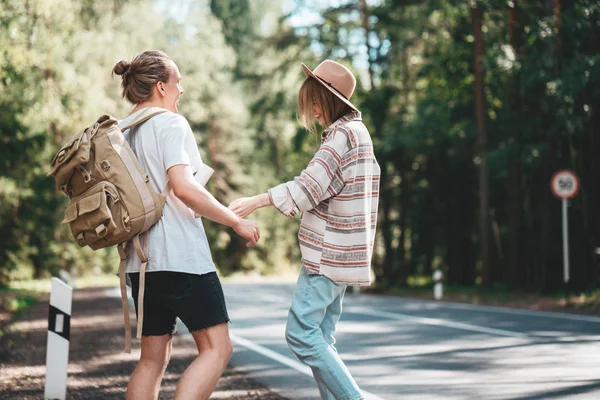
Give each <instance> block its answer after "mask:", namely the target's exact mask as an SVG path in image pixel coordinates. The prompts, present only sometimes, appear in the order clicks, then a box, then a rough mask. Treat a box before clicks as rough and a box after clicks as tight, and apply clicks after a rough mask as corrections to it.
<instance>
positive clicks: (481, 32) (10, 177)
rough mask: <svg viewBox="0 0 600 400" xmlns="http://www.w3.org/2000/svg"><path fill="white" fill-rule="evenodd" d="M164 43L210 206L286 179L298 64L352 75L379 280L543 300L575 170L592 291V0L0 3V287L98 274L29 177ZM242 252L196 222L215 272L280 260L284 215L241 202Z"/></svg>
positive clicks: (296, 156) (595, 262) (288, 247)
mask: <svg viewBox="0 0 600 400" xmlns="http://www.w3.org/2000/svg"><path fill="white" fill-rule="evenodd" d="M148 49H161V50H163V51H165V52H166V53H167V54H169V55H170V56H171V57H172V58H173V59H174V60H175V61H176V63H177V64H178V66H179V68H180V70H181V73H182V75H183V77H184V80H183V85H184V89H185V94H184V96H183V97H182V101H181V106H180V112H181V113H182V114H183V115H184V116H185V117H186V118H187V119H188V120H189V122H190V124H191V126H192V129H193V130H194V132H195V135H196V137H197V140H198V144H199V147H200V149H201V153H202V156H203V158H204V160H205V162H206V163H207V164H209V165H210V166H212V167H213V168H214V169H215V170H216V172H215V175H214V176H213V178H212V180H211V182H210V183H209V185H208V187H209V190H210V191H211V192H212V193H213V194H214V195H215V196H216V197H217V198H218V199H219V200H220V201H221V202H223V203H224V204H229V203H230V202H231V201H232V200H234V199H235V198H237V197H239V196H248V195H253V194H257V193H261V192H264V191H265V190H266V189H268V188H269V187H272V186H274V185H276V184H277V183H280V182H283V181H286V180H289V179H291V178H293V177H294V176H295V175H297V174H298V173H299V172H300V171H301V170H302V168H303V167H304V166H305V165H306V164H307V163H308V161H309V160H310V158H311V156H312V154H314V152H315V151H316V149H317V148H318V144H319V139H318V137H316V136H314V135H311V134H308V133H307V132H306V131H305V130H303V129H301V127H300V126H299V124H298V122H297V119H296V109H295V106H296V94H297V90H298V88H299V85H300V83H301V81H302V79H303V74H302V72H301V68H300V62H305V63H307V64H308V65H309V66H311V67H313V68H314V67H316V66H317V65H318V63H319V62H320V61H322V60H323V59H325V58H331V59H334V60H337V61H339V62H342V63H344V64H346V65H347V66H348V67H350V68H351V69H352V70H353V71H354V73H355V74H356V76H357V77H358V86H357V91H356V93H355V97H354V98H353V100H354V102H355V104H357V105H358V106H359V108H360V109H361V111H362V114H363V119H364V121H365V123H366V125H367V127H368V128H369V130H370V132H371V134H372V137H373V141H374V144H375V149H376V155H377V158H378V160H379V163H380V164H381V166H382V174H383V175H382V185H381V192H380V210H379V222H378V232H377V240H376V248H375V254H374V269H373V270H374V274H375V277H376V285H377V286H378V287H379V288H384V289H385V288H390V287H402V286H407V285H412V284H416V283H417V282H422V280H419V277H424V278H423V279H425V282H428V280H427V279H429V278H428V277H430V276H431V274H432V271H434V270H435V269H441V270H442V271H443V272H444V274H445V279H446V281H447V282H448V283H450V284H453V285H461V286H467V287H479V288H483V289H486V290H487V289H489V290H494V289H496V290H497V289H500V290H522V291H528V292H553V291H556V290H559V289H560V288H561V285H562V281H563V264H562V259H563V257H562V236H561V204H560V201H559V200H558V199H557V198H555V197H554V196H553V195H552V193H551V191H550V179H551V177H552V176H553V174H554V173H555V172H556V171H558V170H560V169H565V168H567V169H571V170H572V171H574V172H575V173H576V174H577V175H578V177H579V179H580V190H579V193H578V195H577V196H576V197H574V198H573V199H572V200H570V201H569V223H570V226H569V235H570V246H571V258H570V260H571V288H572V289H574V290H583V291H588V290H595V289H597V288H598V287H599V286H600V285H599V284H600V259H599V257H600V210H599V206H600V161H599V160H597V159H596V156H597V155H599V154H600V139H599V133H600V132H598V131H599V129H600V3H599V2H598V1H596V0H512V1H506V0H478V1H475V0H471V1H467V0H465V1H451V0H349V1H344V0H337V1H336V0H328V1H308V0H306V1H302V0H294V1H292V0H286V1H275V0H212V1H208V0H205V1H202V0H196V1H194V0H171V1H165V0H110V1H102V2H97V1H93V0H0V63H1V64H0V284H2V285H7V284H9V283H10V282H14V281H17V280H24V279H31V278H43V277H47V276H50V275H54V274H56V273H57V272H58V271H59V270H60V269H65V270H68V271H74V272H75V273H77V274H83V273H86V272H89V271H91V268H92V267H94V266H95V267H97V268H101V269H102V270H103V271H104V272H106V273H110V274H112V273H113V272H114V271H115V270H116V266H117V264H118V256H117V254H116V253H117V252H116V250H115V249H108V250H105V251H98V252H93V251H89V250H87V249H81V248H79V246H78V245H77V244H76V243H75V241H74V240H73V239H72V237H71V236H70V233H69V230H68V227H66V226H64V225H61V220H62V218H63V215H62V212H63V210H64V207H65V204H66V201H67V199H66V197H65V196H63V195H61V194H60V193H59V192H58V191H57V190H56V188H55V186H54V182H53V180H52V179H49V178H47V177H46V172H47V171H48V169H49V163H50V161H51V159H52V156H53V154H54V153H55V152H56V150H57V149H58V148H59V147H60V145H61V144H62V143H64V142H65V141H66V140H67V139H68V138H69V137H70V136H71V135H73V134H75V133H76V132H78V131H79V130H81V129H83V128H84V127H86V126H88V125H91V124H92V123H93V122H94V121H95V119H96V118H97V117H98V116H99V115H101V114H103V113H109V114H112V115H115V116H118V117H120V118H122V117H125V116H126V115H127V114H128V113H129V111H130V110H131V106H130V105H128V104H127V103H126V102H125V100H123V99H122V98H121V96H120V95H121V91H120V82H119V80H118V79H116V78H113V77H112V76H111V70H112V67H113V66H114V64H115V63H116V62H117V61H119V60H120V59H131V58H132V57H133V56H134V55H136V54H139V53H140V52H142V51H144V50H148ZM253 217H254V218H255V219H256V220H257V221H258V222H259V224H260V227H261V232H262V239H261V241H260V243H259V245H258V246H256V247H255V248H253V249H249V250H248V249H246V248H245V246H244V242H243V241H242V240H241V239H240V238H239V237H237V236H236V235H235V234H234V233H233V232H232V231H231V230H228V229H225V228H223V227H221V226H218V225H216V224H213V223H211V222H210V221H205V222H204V223H205V226H206V228H207V232H208V234H209V241H210V244H211V248H212V250H213V257H214V259H215V262H216V264H217V266H218V269H219V271H220V273H221V274H223V275H231V274H233V273H249V272H251V271H256V272H257V273H260V274H262V275H273V274H278V273H286V272H291V271H295V270H297V268H298V267H299V262H300V255H299V250H298V245H297V239H296V232H297V228H298V221H297V220H292V219H287V218H285V217H283V216H281V215H279V214H277V213H276V212H275V211H274V210H273V209H265V210H260V211H258V212H256V213H255V214H254V215H253Z"/></svg>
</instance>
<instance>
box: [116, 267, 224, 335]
mask: <svg viewBox="0 0 600 400" xmlns="http://www.w3.org/2000/svg"><path fill="white" fill-rule="evenodd" d="M128 275H129V277H130V278H131V289H132V293H133V300H134V302H135V312H136V315H137V300H138V288H139V281H140V274H139V273H130V274H128ZM145 286H146V291H145V292H144V326H143V327H142V336H162V335H167V334H169V335H172V334H174V333H175V331H176V329H175V327H176V325H177V323H176V319H177V317H179V319H180V320H181V322H183V323H184V324H185V326H186V327H187V328H188V330H189V331H190V332H193V331H197V330H201V329H206V328H210V327H211V326H215V325H218V324H221V323H223V322H229V316H228V315H227V308H226V305H225V297H224V296H223V288H222V287H221V282H220V281H219V277H218V276H217V273H216V272H210V273H208V274H203V275H196V274H186V273H183V272H171V271H153V272H147V273H146V285H145Z"/></svg>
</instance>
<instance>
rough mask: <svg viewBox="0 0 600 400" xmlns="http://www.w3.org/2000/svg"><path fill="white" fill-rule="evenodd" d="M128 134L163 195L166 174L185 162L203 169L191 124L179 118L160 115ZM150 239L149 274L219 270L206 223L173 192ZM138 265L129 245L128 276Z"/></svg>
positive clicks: (153, 183)
mask: <svg viewBox="0 0 600 400" xmlns="http://www.w3.org/2000/svg"><path fill="white" fill-rule="evenodd" d="M141 111H142V110H139V111H137V112H136V113H134V114H132V115H130V116H128V117H127V118H125V119H123V120H122V121H120V122H119V126H120V127H123V126H125V125H127V123H129V122H130V121H132V120H133V118H134V117H135V115H136V114H137V113H138V112H141ZM124 135H125V139H126V140H127V142H128V143H129V145H130V146H131V149H132V150H133V152H134V153H135V154H136V156H137V158H138V160H139V161H140V163H141V164H142V167H143V168H144V171H145V172H146V173H147V174H148V177H149V178H150V183H151V184H152V187H154V189H155V190H156V191H157V192H159V193H160V192H162V191H163V190H164V188H165V187H166V185H167V180H168V175H167V170H168V169H169V168H171V167H172V166H174V165H179V164H186V165H191V166H192V167H193V168H194V169H195V170H198V169H199V167H200V166H201V165H202V158H201V157H200V153H199V151H198V147H197V145H196V139H195V138H194V134H193V133H192V129H191V128H190V124H189V123H188V122H187V120H186V119H185V118H184V117H183V116H181V115H179V114H175V113H172V112H170V111H169V112H165V113H163V114H159V115H156V116H154V117H152V118H151V119H150V120H148V121H146V122H144V123H143V124H141V125H138V126H137V127H135V128H132V129H129V130H127V131H125V132H124ZM149 235H150V236H149V239H148V253H149V261H148V266H147V269H146V271H147V272H151V271H174V272H186V273H190V274H198V275H202V274H206V273H209V272H213V271H215V265H214V263H213V260H212V257H211V254H210V248H209V247H208V240H207V238H206V232H205V231H204V226H203V225H202V220H201V219H196V218H195V217H194V213H193V211H192V210H190V209H189V208H188V207H187V206H186V205H185V204H184V203H183V202H182V201H181V200H179V198H177V197H176V196H175V195H174V194H173V192H171V193H170V194H169V196H168V197H167V202H166V204H165V206H164V208H163V216H162V218H161V219H160V220H159V221H158V222H157V223H156V224H154V225H153V226H152V227H151V228H150V231H149ZM140 264H141V263H140V259H139V257H138V256H137V254H136V252H135V250H134V249H133V246H128V254H127V272H139V270H140Z"/></svg>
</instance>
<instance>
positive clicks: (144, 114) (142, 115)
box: [121, 107, 169, 132]
mask: <svg viewBox="0 0 600 400" xmlns="http://www.w3.org/2000/svg"><path fill="white" fill-rule="evenodd" d="M168 111H169V110H167V109H166V108H160V107H148V108H144V109H143V110H142V111H141V112H139V113H138V114H137V115H136V116H135V118H134V119H133V121H131V122H130V123H128V124H127V125H125V126H124V127H123V128H122V129H121V132H125V131H126V130H127V129H131V128H133V127H135V126H137V125H139V124H142V123H144V122H146V121H148V120H149V119H150V118H152V117H154V116H155V115H158V114H162V113H166V112H168Z"/></svg>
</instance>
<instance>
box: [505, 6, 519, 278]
mask: <svg viewBox="0 0 600 400" xmlns="http://www.w3.org/2000/svg"><path fill="white" fill-rule="evenodd" d="M520 12H521V10H520V7H519V1H517V0H515V2H514V5H513V7H512V8H509V11H508V38H509V43H510V45H511V47H512V48H513V52H514V53H515V60H516V61H519V60H520V58H521V54H522V48H521V21H520ZM512 98H513V101H512V114H513V115H514V116H515V117H516V118H517V120H521V118H520V116H521V110H522V106H523V105H522V102H521V79H520V72H519V71H517V72H515V76H514V82H513V90H512ZM514 129H515V130H514V135H513V138H514V147H515V148H514V152H513V156H512V157H511V158H510V166H509V171H510V172H509V180H508V232H509V238H508V241H509V265H508V268H506V269H505V270H506V271H507V274H505V276H504V281H505V282H507V283H509V284H510V285H512V286H518V282H519V265H520V243H521V220H522V216H523V206H522V190H521V187H522V185H523V164H522V162H521V140H522V138H521V128H520V126H519V125H516V126H515V127H514Z"/></svg>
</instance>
